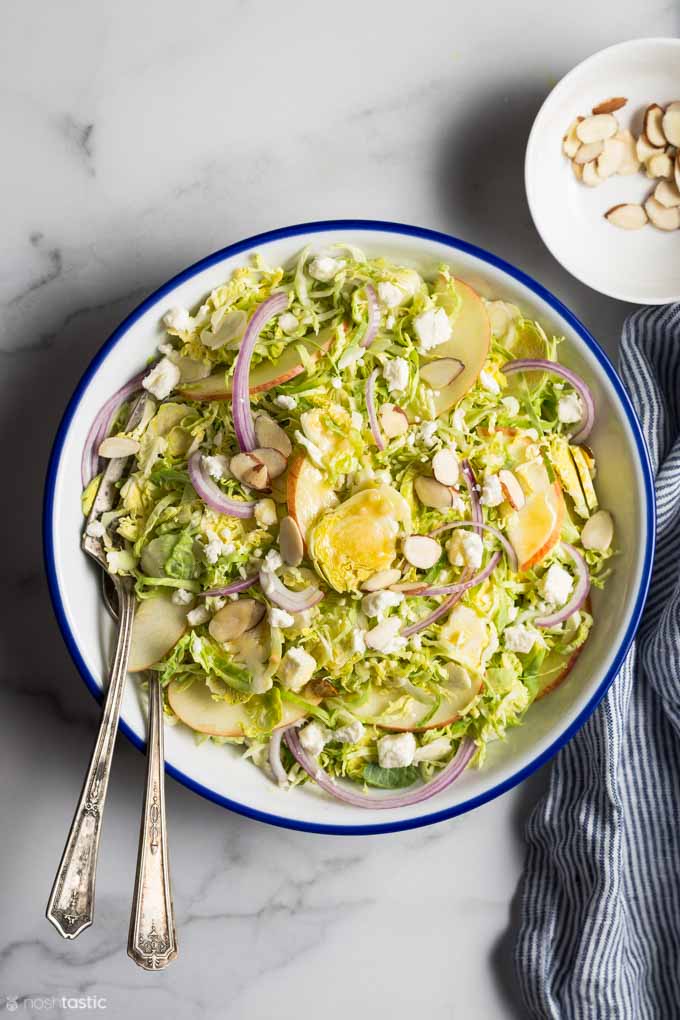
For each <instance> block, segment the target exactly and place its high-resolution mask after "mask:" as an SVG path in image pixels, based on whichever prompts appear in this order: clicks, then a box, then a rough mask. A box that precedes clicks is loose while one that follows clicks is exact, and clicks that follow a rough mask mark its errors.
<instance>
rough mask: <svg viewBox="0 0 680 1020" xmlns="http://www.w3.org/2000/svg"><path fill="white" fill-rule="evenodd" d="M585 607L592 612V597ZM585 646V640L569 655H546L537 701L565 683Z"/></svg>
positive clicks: (539, 679) (539, 680)
mask: <svg viewBox="0 0 680 1020" xmlns="http://www.w3.org/2000/svg"><path fill="white" fill-rule="evenodd" d="M585 608H586V609H587V611H588V612H589V613H592V611H593V607H592V605H591V602H590V599H586V603H585ZM585 646H586V644H585V642H584V643H583V644H582V645H581V647H580V648H577V649H576V650H575V651H573V652H571V653H570V654H569V655H561V654H560V653H559V652H550V654H549V655H547V656H546V658H545V659H544V660H543V663H542V664H541V671H540V675H539V678H538V693H537V694H536V698H535V699H534V700H535V701H538V700H539V698H544V697H545V696H546V694H550V693H551V691H554V690H555V689H556V688H557V687H559V686H560V684H561V683H564V681H565V680H566V679H567V676H568V675H569V673H571V671H572V669H573V668H574V663H575V662H576V660H577V659H578V657H579V655H580V654H581V652H582V651H583V649H584V648H585Z"/></svg>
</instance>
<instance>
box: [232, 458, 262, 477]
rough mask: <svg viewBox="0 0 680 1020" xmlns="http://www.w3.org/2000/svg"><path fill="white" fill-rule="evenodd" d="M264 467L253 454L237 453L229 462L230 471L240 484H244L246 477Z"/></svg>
mask: <svg viewBox="0 0 680 1020" xmlns="http://www.w3.org/2000/svg"><path fill="white" fill-rule="evenodd" d="M261 467H262V463H261V462H260V461H259V460H258V459H257V457H253V455H252V453H237V454H236V455H235V456H234V457H232V458H231V460H230V461H229V470H230V471H231V473H232V475H233V476H234V478H237V479H238V480H239V482H244V481H245V479H246V475H247V474H250V473H251V472H252V471H256V470H258V469H259V468H261Z"/></svg>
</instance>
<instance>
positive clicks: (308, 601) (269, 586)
mask: <svg viewBox="0 0 680 1020" xmlns="http://www.w3.org/2000/svg"><path fill="white" fill-rule="evenodd" d="M260 585H261V587H262V590H263V592H264V593H265V595H266V596H267V598H268V599H269V601H270V602H273V603H274V605H275V606H279V608H281V609H286V610H287V611H288V612H289V613H302V612H304V611H305V609H311V608H312V607H313V606H315V605H317V603H319V602H321V599H322V598H323V592H322V591H321V589H320V588H315V587H314V586H313V585H310V586H309V587H308V588H303V589H302V591H291V589H290V588H286V586H285V584H284V583H283V581H282V580H281V578H280V577H277V576H276V574H274V573H272V571H271V570H267V569H266V568H264V567H263V568H262V570H261V571H260Z"/></svg>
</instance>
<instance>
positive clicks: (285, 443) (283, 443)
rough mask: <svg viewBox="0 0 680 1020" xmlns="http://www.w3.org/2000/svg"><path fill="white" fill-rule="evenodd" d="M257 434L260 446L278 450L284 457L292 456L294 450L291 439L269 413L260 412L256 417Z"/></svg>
mask: <svg viewBox="0 0 680 1020" xmlns="http://www.w3.org/2000/svg"><path fill="white" fill-rule="evenodd" d="M255 436H256V438H257V441H258V443H259V445H260V447H268V448H269V449H271V450H278V451H279V453H281V454H283V456H284V457H290V455H291V453H292V452H293V444H292V443H291V441H290V439H289V438H288V436H287V435H286V433H285V432H284V431H283V429H282V428H281V426H280V425H278V424H277V423H276V422H275V421H274V420H273V418H270V417H269V415H268V414H258V416H257V417H256V418H255Z"/></svg>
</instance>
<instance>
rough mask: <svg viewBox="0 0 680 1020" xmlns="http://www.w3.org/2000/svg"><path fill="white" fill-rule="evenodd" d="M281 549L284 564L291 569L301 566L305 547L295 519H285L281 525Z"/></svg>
mask: <svg viewBox="0 0 680 1020" xmlns="http://www.w3.org/2000/svg"><path fill="white" fill-rule="evenodd" d="M279 549H280V550H281V558H282V560H283V562H284V563H287V564H288V566H290V567H299V566H300V564H301V563H302V557H303V555H304V551H305V547H304V543H303V541H302V535H301V534H300V529H299V527H298V526H297V522H296V520H295V518H293V517H284V518H283V520H282V521H281V524H280V525H279Z"/></svg>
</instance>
